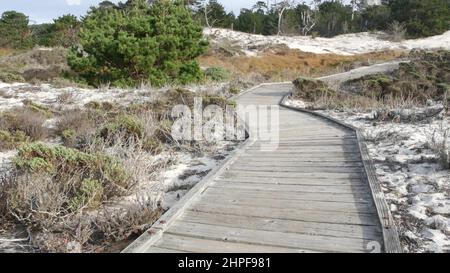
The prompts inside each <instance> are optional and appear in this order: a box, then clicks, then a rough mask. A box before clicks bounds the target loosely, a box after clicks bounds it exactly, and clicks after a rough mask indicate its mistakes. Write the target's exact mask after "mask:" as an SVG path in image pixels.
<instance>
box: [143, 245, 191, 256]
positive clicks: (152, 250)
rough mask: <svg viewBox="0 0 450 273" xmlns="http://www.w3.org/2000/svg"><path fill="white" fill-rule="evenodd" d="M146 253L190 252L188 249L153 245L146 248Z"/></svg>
mask: <svg viewBox="0 0 450 273" xmlns="http://www.w3.org/2000/svg"><path fill="white" fill-rule="evenodd" d="M144 253H159V254H170V253H188V251H183V250H175V249H169V248H163V247H156V246H152V247H150V248H148V249H146V250H145V251H144Z"/></svg>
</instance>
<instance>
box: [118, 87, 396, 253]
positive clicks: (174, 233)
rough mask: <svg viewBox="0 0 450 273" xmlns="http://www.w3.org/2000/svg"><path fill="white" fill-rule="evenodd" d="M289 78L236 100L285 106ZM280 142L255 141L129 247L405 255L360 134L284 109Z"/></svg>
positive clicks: (162, 250)
mask: <svg viewBox="0 0 450 273" xmlns="http://www.w3.org/2000/svg"><path fill="white" fill-rule="evenodd" d="M291 88H292V86H291V84H287V83H285V84H275V85H274V84H269V85H261V86H258V87H256V88H254V89H251V90H249V91H248V92H246V93H245V94H243V95H241V96H240V97H239V98H238V99H237V103H238V105H244V106H245V105H279V104H280V100H281V101H282V98H283V97H284V96H285V95H286V94H288V93H289V92H290V91H291ZM279 120H280V124H279V143H278V146H277V148H276V149H275V150H272V151H266V150H262V149H261V145H264V144H267V143H265V142H266V141H264V140H258V139H249V140H247V141H246V142H244V143H243V144H242V145H241V146H240V147H239V148H238V149H237V150H236V151H235V152H234V153H233V154H231V155H230V156H229V157H228V158H227V159H226V161H225V163H224V164H223V165H222V166H221V167H220V168H218V169H217V170H214V171H212V172H211V173H210V174H209V175H208V176H207V177H205V179H203V180H202V181H201V182H200V183H199V184H197V185H196V186H195V187H194V189H192V190H191V191H190V192H189V193H188V194H187V195H186V196H185V197H184V198H183V199H182V200H181V201H180V202H179V203H178V204H176V205H175V206H174V207H172V208H171V209H170V210H169V211H168V212H167V213H166V214H165V215H164V216H163V217H162V218H161V219H160V220H159V221H158V222H157V223H156V224H155V225H154V226H153V227H152V228H151V229H150V230H149V231H148V232H146V233H145V234H144V235H142V236H141V237H140V238H139V239H138V240H136V241H135V242H134V243H133V244H131V245H130V246H129V247H128V248H127V249H125V251H124V252H139V253H142V252H144V253H154V252H158V253H168V252H214V253H217V252H219V253H221V252H258V253H261V252H281V253H283V252H298V253H302V252H381V251H386V252H400V251H401V249H400V244H399V242H398V235H397V233H396V231H395V226H394V225H393V221H392V216H391V215H390V213H389V210H388V209H387V205H386V202H385V201H384V198H383V194H382V192H381V189H380V188H379V185H378V183H377V181H376V177H375V175H374V173H373V166H372V164H371V162H370V158H369V157H368V154H367V150H366V149H365V146H364V144H363V142H362V141H363V139H362V136H361V134H360V133H359V131H358V130H357V129H355V128H352V127H350V126H347V125H345V124H341V123H340V122H337V121H333V120H331V119H328V118H326V117H323V116H320V115H317V114H315V113H308V112H307V111H306V112H301V111H297V110H296V109H290V108H289V107H280V109H279Z"/></svg>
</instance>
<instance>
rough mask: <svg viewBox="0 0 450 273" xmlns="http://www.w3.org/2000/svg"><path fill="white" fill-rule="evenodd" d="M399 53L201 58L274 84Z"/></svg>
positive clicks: (293, 53)
mask: <svg viewBox="0 0 450 273" xmlns="http://www.w3.org/2000/svg"><path fill="white" fill-rule="evenodd" d="M403 55H404V53H403V52H400V51H383V52H375V53H368V54H360V55H354V56H342V55H335V54H313V53H305V52H302V51H300V50H293V49H283V51H280V52H273V51H272V52H271V51H268V52H266V53H264V54H263V55H262V56H258V57H248V56H235V57H231V58H230V57H221V56H220V55H216V54H207V55H205V56H202V57H201V58H200V63H201V65H202V66H205V67H223V68H225V69H228V70H230V71H233V72H234V73H236V74H245V75H247V74H251V73H258V74H261V75H262V76H263V77H265V78H266V79H267V80H271V81H285V80H292V79H294V78H297V77H298V76H307V77H317V76H324V75H329V74H334V73H339V72H343V71H348V70H350V69H353V68H356V67H358V66H362V65H368V64H371V63H374V62H381V61H388V60H393V59H396V58H399V57H401V56H403Z"/></svg>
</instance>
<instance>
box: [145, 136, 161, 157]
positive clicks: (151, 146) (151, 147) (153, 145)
mask: <svg viewBox="0 0 450 273" xmlns="http://www.w3.org/2000/svg"><path fill="white" fill-rule="evenodd" d="M142 148H143V149H144V150H145V151H147V152H149V153H151V154H154V155H156V154H160V153H161V152H162V151H163V150H164V144H163V143H162V142H161V140H160V139H158V138H157V137H149V138H146V139H145V140H144V141H143V143H142Z"/></svg>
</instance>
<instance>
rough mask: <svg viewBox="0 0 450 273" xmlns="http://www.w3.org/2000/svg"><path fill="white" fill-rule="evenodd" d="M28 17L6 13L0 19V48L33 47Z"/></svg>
mask: <svg viewBox="0 0 450 273" xmlns="http://www.w3.org/2000/svg"><path fill="white" fill-rule="evenodd" d="M28 23H29V19H28V17H27V16H26V15H25V14H23V13H19V12H15V11H6V12H4V13H3V14H2V17H1V18H0V47H6V48H18V49H24V48H30V47H32V46H33V39H32V36H31V29H30V27H29V26H28Z"/></svg>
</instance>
